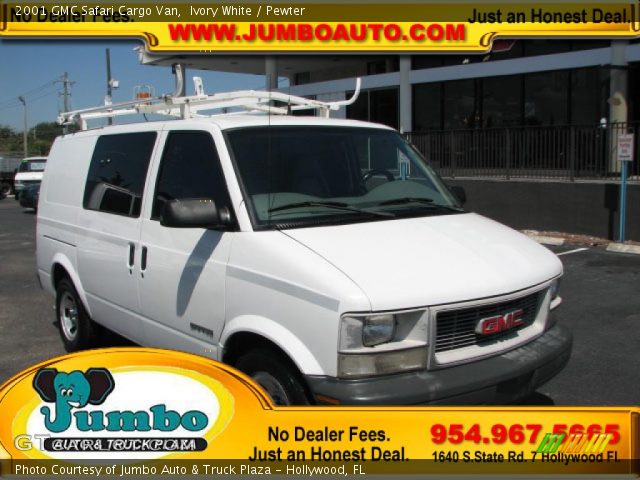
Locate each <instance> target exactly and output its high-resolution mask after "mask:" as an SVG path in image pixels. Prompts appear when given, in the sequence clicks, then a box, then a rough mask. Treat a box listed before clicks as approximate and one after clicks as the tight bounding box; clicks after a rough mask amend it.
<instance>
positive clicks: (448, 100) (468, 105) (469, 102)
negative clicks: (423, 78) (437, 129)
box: [443, 80, 479, 129]
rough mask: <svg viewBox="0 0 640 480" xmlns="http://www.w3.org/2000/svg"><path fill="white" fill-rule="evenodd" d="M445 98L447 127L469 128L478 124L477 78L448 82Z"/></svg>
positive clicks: (444, 117)
mask: <svg viewBox="0 0 640 480" xmlns="http://www.w3.org/2000/svg"><path fill="white" fill-rule="evenodd" d="M443 99H444V100H443V104H444V115H443V119H444V122H443V126H444V128H445V129H457V128H469V127H474V126H476V125H477V124H478V121H479V112H478V111H477V108H476V81H475V80H455V81H453V82H446V83H445V84H444V93H443Z"/></svg>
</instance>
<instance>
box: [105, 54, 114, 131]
mask: <svg viewBox="0 0 640 480" xmlns="http://www.w3.org/2000/svg"><path fill="white" fill-rule="evenodd" d="M106 54H107V98H105V99H104V100H105V101H104V103H105V105H111V104H112V103H113V98H112V96H111V94H112V89H111V53H110V52H109V49H108V48H107V49H106ZM107 122H108V124H109V125H113V117H109V118H108V119H107Z"/></svg>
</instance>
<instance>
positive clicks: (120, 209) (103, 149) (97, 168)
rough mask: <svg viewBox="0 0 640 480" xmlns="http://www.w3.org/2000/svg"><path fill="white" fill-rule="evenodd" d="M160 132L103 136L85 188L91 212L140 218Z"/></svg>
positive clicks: (94, 155)
mask: <svg viewBox="0 0 640 480" xmlns="http://www.w3.org/2000/svg"><path fill="white" fill-rule="evenodd" d="M156 136H157V134H156V132H141V133H123V134H117V135H103V136H101V137H100V138H99V139H98V141H97V142H96V147H95V149H94V151H93V156H92V157H91V165H90V166H89V174H88V175H87V183H86V185H85V189H84V201H83V206H84V208H86V209H88V210H99V211H101V212H107V213H114V214H117V215H127V216H130V217H138V216H140V208H141V206H142V192H143V191H144V182H145V179H146V177H147V170H148V168H149V161H150V160H151V153H152V152H153V146H154V145H155V141H156Z"/></svg>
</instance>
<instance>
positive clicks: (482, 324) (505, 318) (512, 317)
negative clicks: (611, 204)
mask: <svg viewBox="0 0 640 480" xmlns="http://www.w3.org/2000/svg"><path fill="white" fill-rule="evenodd" d="M523 314H524V310H522V309H521V308H519V309H518V310H514V311H513V312H508V313H505V314H504V315H496V316H495V317H487V318H483V319H482V320H480V321H479V322H478V324H477V325H476V330H475V331H476V333H477V334H478V335H492V334H494V333H498V332H504V331H505V330H510V329H512V328H515V327H519V326H520V325H524V320H523V319H522V315H523Z"/></svg>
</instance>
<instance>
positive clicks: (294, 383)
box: [37, 96, 571, 405]
mask: <svg viewBox="0 0 640 480" xmlns="http://www.w3.org/2000/svg"><path fill="white" fill-rule="evenodd" d="M185 98H188V97H185ZM198 98H200V99H201V100H202V96H200V97H198ZM208 98H210V97H208ZM291 98H293V97H290V98H289V103H291V101H292V100H291ZM196 100H197V101H196ZM294 100H295V98H294ZM163 101H164V102H165V103H166V102H167V100H166V99H164V100H163ZM198 101H199V100H198V99H197V98H196V99H192V100H190V101H188V102H182V103H180V108H181V112H182V113H181V116H180V118H179V119H177V120H167V121H156V122H149V123H139V124H127V125H120V126H109V127H102V128H96V129H83V130H82V131H79V132H76V133H72V134H67V135H64V136H61V137H59V138H58V139H57V140H56V141H55V143H54V145H53V148H52V150H51V153H50V155H49V160H48V164H47V175H46V176H45V178H44V180H43V183H42V186H41V192H40V203H39V210H38V228H37V258H38V275H39V279H40V282H41V284H42V285H43V287H44V288H45V289H46V290H48V291H49V292H51V294H53V295H54V296H55V307H56V314H57V320H58V322H59V329H60V335H61V337H62V341H63V342H64V346H65V347H66V349H67V350H69V351H72V350H76V349H84V348H89V347H91V346H92V345H94V342H95V341H96V340H97V339H99V337H100V335H101V333H100V332H101V330H100V326H102V327H106V328H107V329H109V330H112V331H115V332H117V333H118V334H120V335H122V336H124V337H127V338H129V339H131V340H132V341H134V342H136V343H139V344H141V345H145V346H152V347H160V348H168V349H176V350H183V351H189V352H193V353H196V354H200V355H205V356H209V357H211V358H213V359H216V360H220V361H223V362H226V363H228V364H231V365H233V366H235V367H237V368H238V369H239V370H241V371H243V372H245V373H246V374H247V375H249V376H251V377H253V379H255V381H256V382H257V383H259V384H260V385H261V386H262V387H263V388H264V389H265V390H266V392H267V393H268V394H269V395H270V396H271V397H272V399H273V400H274V402H275V403H277V404H376V405H402V404H404V405H408V404H414V405H418V404H474V403H500V404H504V403H509V402H515V401H518V400H520V399H522V398H524V397H526V396H527V395H529V394H530V393H532V392H533V391H534V390H535V389H536V388H537V387H539V386H540V385H542V384H543V383H545V382H546V381H548V380H549V379H551V378H552V377H553V376H554V375H556V374H557V373H558V372H559V371H560V370H561V369H562V368H563V367H564V366H565V364H566V363H567V361H568V359H569V355H570V350H571V335H570V333H569V332H568V331H567V329H566V328H565V327H563V326H562V325H561V324H560V323H559V321H558V318H557V317H556V315H555V309H556V308H557V307H558V305H560V303H561V298H560V296H559V295H558V284H559V280H560V277H561V275H562V264H561V263H560V261H559V260H558V258H557V257H556V256H555V255H554V254H553V253H551V252H550V251H549V250H547V249H546V248H544V247H542V246H540V245H538V244H537V243H535V242H534V241H532V240H530V239H529V238H527V237H526V236H524V235H522V234H521V233H518V232H516V231H514V230H512V229H510V228H507V227H505V226H503V225H501V224H499V223H496V222H494V221H492V220H489V219H487V218H484V217H482V216H480V215H477V214H475V213H472V212H469V211H467V210H465V209H464V208H463V207H462V205H461V202H460V200H459V199H458V198H457V197H456V195H454V194H453V193H452V190H451V189H450V188H448V187H447V185H445V184H444V183H443V182H442V180H441V179H440V178H439V177H438V175H437V174H436V173H435V172H434V170H433V169H432V168H431V166H430V165H429V163H428V162H427V161H426V160H425V159H424V158H423V157H422V156H421V155H420V153H418V151H417V150H416V149H414V148H413V147H412V146H411V145H410V144H409V143H408V142H407V141H406V140H405V139H404V138H403V137H402V136H401V135H400V134H398V133H397V132H396V131H394V130H392V129H390V128H388V127H385V126H382V125H377V124H373V123H365V122H359V121H351V120H341V119H330V118H324V117H300V116H293V115H286V114H285V115H272V114H271V113H269V114H264V113H262V114H260V113H257V114H256V113H237V114H226V115H217V116H216V115H214V116H203V115H196V114H194V112H196V111H197V110H196V106H197V105H198ZM159 102H160V103H162V101H159ZM307 102H309V103H313V105H312V107H313V108H316V107H317V108H324V107H322V106H320V107H318V105H317V104H319V103H320V102H311V101H307ZM177 103H178V102H177V100H176V99H173V100H172V103H171V104H170V105H169V106H167V105H164V107H163V108H165V109H168V110H169V109H173V110H171V111H172V112H174V113H175V111H176V108H177V107H176V104H177ZM303 103H304V102H303V101H302V100H299V103H298V104H296V103H294V106H295V105H299V104H303ZM223 104H225V105H226V104H228V102H227V103H224V102H223ZM186 107H189V108H186ZM331 107H332V106H330V107H329V108H331ZM110 108H114V107H110ZM267 108H270V107H267ZM274 108H275V107H274ZM286 110H287V111H291V110H292V108H291V105H289V106H288V107H287V108H286ZM137 111H138V112H140V111H144V108H138V110H137ZM185 111H186V113H185ZM170 113H171V112H170ZM280 113H282V112H280ZM285 113H286V112H285ZM89 114H90V115H93V116H95V112H93V113H92V111H89ZM90 115H87V117H89V116H90ZM71 117H73V115H70V116H69V117H68V118H71ZM92 118H93V117H92ZM78 119H80V124H81V125H82V126H83V127H85V126H86V125H85V124H84V119H83V118H82V114H76V115H75V120H78Z"/></svg>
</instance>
